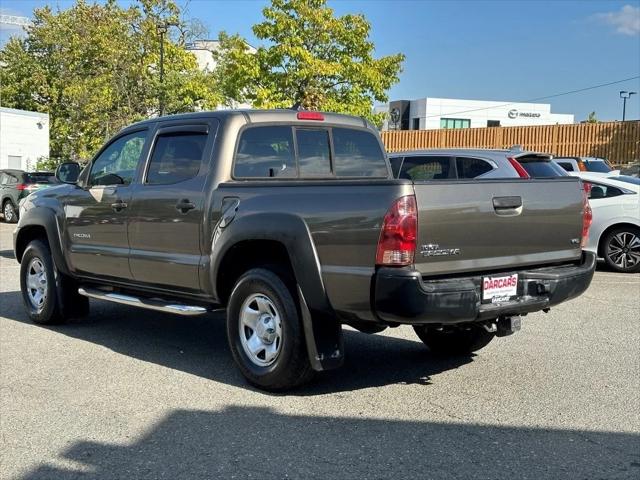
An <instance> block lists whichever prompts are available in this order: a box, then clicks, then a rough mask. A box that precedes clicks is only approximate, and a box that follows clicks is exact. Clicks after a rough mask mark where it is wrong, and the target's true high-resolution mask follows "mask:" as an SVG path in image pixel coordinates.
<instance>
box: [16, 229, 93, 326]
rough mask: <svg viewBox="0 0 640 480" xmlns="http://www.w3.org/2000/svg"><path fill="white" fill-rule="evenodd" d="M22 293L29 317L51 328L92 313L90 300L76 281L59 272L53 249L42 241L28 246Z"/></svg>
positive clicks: (23, 261) (23, 270)
mask: <svg viewBox="0 0 640 480" xmlns="http://www.w3.org/2000/svg"><path fill="white" fill-rule="evenodd" d="M20 290H21V291H22V300H23V303H24V306H25V308H26V310H27V314H28V315H29V318H31V320H33V321H34V322H35V323H40V324H43V325H50V324H54V323H62V322H64V321H66V320H68V319H70V318H75V317H81V316H85V315H87V314H88V313H89V299H88V298H86V297H83V296H81V295H79V294H78V292H77V286H76V284H75V282H74V281H73V280H72V279H71V278H69V277H66V276H64V275H62V274H61V273H60V272H58V271H57V270H56V267H55V265H54V263H53V259H52V258H51V251H50V249H49V246H48V245H47V244H46V243H45V242H43V241H42V240H33V241H31V242H30V243H29V245H27V248H26V249H25V251H24V254H23V255H22V259H21V261H20Z"/></svg>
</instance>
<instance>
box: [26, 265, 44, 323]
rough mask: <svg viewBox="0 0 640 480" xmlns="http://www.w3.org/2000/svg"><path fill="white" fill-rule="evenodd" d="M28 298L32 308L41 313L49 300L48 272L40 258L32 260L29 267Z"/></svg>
mask: <svg viewBox="0 0 640 480" xmlns="http://www.w3.org/2000/svg"><path fill="white" fill-rule="evenodd" d="M26 280H27V282H26V283H27V297H28V298H29V302H30V303H31V306H32V307H33V308H35V309H36V310H38V311H40V310H42V309H43V308H44V304H45V301H46V300H47V272H46V270H45V268H44V263H43V262H42V260H40V259H39V258H38V257H35V258H32V259H31V261H30V262H29V265H28V266H27V279H26Z"/></svg>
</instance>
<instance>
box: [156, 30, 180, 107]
mask: <svg viewBox="0 0 640 480" xmlns="http://www.w3.org/2000/svg"><path fill="white" fill-rule="evenodd" d="M171 25H175V23H170V22H159V23H157V24H156V30H157V31H158V35H160V99H159V103H160V116H163V115H164V36H165V35H166V34H167V31H168V30H169V27H170V26H171Z"/></svg>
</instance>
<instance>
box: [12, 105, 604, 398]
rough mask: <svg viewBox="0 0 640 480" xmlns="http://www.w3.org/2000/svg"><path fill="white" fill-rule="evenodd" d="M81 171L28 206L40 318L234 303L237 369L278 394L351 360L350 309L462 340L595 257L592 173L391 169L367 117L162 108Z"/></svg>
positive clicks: (424, 335)
mask: <svg viewBox="0 0 640 480" xmlns="http://www.w3.org/2000/svg"><path fill="white" fill-rule="evenodd" d="M78 172H79V166H78V165H77V164H67V165H65V166H64V167H60V168H59V170H58V171H57V175H58V177H59V179H60V180H61V181H65V182H68V183H66V184H64V185H62V186H58V187H54V188H50V189H47V190H42V191H38V192H35V193H34V194H32V195H30V196H29V197H27V199H26V201H25V202H24V203H23V208H22V210H21V217H20V222H19V223H18V227H17V229H16V231H15V233H14V250H15V257H16V259H17V260H18V262H20V286H21V290H22V297H23V302H24V305H25V308H26V311H27V312H28V315H29V317H30V318H31V319H32V320H33V321H35V322H37V323H41V324H51V323H55V322H60V321H63V320H65V319H67V318H70V317H73V316H81V315H85V314H87V313H88V309H89V303H88V301H87V299H88V298H97V299H102V300H107V301H111V302H117V303H124V304H127V305H132V306H136V307H142V308H147V309H150V310H160V311H165V312H173V313H177V314H182V315H199V314H204V313H206V312H208V311H210V310H215V309H221V308H225V309H226V312H227V315H226V327H227V338H228V341H229V346H230V350H231V353H232V355H233V358H234V360H235V362H236V364H237V365H238V368H239V370H240V371H241V372H242V374H243V375H244V376H245V377H246V378H247V379H248V381H249V382H250V383H252V384H254V385H257V386H258V387H260V388H264V389H267V390H282V389H286V388H290V387H294V386H296V385H299V384H301V383H303V382H305V381H307V380H308V379H309V378H310V377H311V375H312V373H313V371H314V370H327V369H330V368H335V367H338V366H340V365H341V364H342V361H343V358H344V346H343V341H342V329H341V326H342V324H349V325H351V326H353V327H355V328H357V329H359V330H361V331H363V332H367V333H375V332H379V331H382V330H384V329H385V328H386V327H394V326H399V325H411V326H413V328H414V329H415V332H416V333H417V335H418V337H419V338H420V339H421V340H422V341H423V342H424V343H425V344H426V345H427V346H428V347H429V348H430V349H431V350H432V351H434V352H436V353H439V354H442V355H459V354H467V355H468V354H469V353H470V352H472V351H476V350H479V349H480V348H482V347H484V346H485V345H487V344H488V343H489V342H490V341H491V340H492V339H493V338H494V337H495V336H505V335H509V334H511V333H513V332H515V331H517V330H518V329H519V327H520V316H521V315H526V314H528V313H531V312H536V311H540V310H544V311H546V310H547V309H548V308H550V307H553V306H554V305H557V304H559V303H561V302H564V301H566V300H568V299H570V298H574V297H576V296H578V295H580V294H581V293H582V292H584V291H585V290H586V289H587V287H588V286H589V283H590V282H591V279H592V276H593V273H594V270H595V262H596V259H595V255H594V254H593V253H591V252H586V253H585V252H583V249H582V247H581V241H582V240H583V239H585V238H586V235H587V232H588V229H589V223H590V210H589V208H588V202H587V199H586V194H585V192H584V190H583V189H582V184H581V182H580V180H579V179H577V178H574V177H569V176H566V177H562V178H555V179H553V180H539V181H536V182H523V181H522V180H520V179H518V178H513V179H507V180H505V179H499V180H487V181H486V182H478V185H477V186H474V188H469V186H468V185H467V184H466V182H441V183H437V182H435V183H434V182H427V183H421V182H418V181H416V182H410V181H407V180H394V179H393V178H392V175H391V170H390V168H389V164H388V162H387V159H386V156H385V154H384V149H383V146H382V143H381V142H380V139H379V137H378V133H377V131H376V129H375V128H374V127H373V126H371V125H370V124H368V123H367V122H366V121H365V120H363V119H362V118H357V117H350V116H344V115H337V114H328V113H320V112H308V111H302V112H296V111H292V110H275V111H260V110H248V111H222V112H200V113H195V114H184V115H177V116H169V117H162V118H155V119H151V120H148V121H145V122H142V123H137V124H135V125H132V126H130V127H128V128H126V129H124V130H123V131H121V132H120V133H118V134H117V135H116V136H115V137H114V138H113V139H111V140H110V141H108V142H107V144H106V145H105V146H104V147H103V148H102V149H101V150H100V151H99V152H98V153H97V155H96V156H95V158H94V159H93V160H92V162H91V163H90V164H89V166H88V167H86V168H85V169H84V170H83V172H82V174H80V175H79V177H78ZM541 191H543V192H544V195H540V192H541Z"/></svg>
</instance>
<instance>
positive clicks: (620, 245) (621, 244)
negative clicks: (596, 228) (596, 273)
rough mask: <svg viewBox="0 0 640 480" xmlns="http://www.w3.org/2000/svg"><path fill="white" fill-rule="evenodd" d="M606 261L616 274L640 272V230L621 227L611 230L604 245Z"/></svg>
mask: <svg viewBox="0 0 640 480" xmlns="http://www.w3.org/2000/svg"><path fill="white" fill-rule="evenodd" d="M602 250H603V253H604V260H605V262H606V263H607V265H608V266H609V268H611V269H613V270H615V271H616V272H622V273H636V272H640V229H637V228H633V227H631V226H629V227H619V228H615V229H613V230H611V231H610V232H609V233H608V234H607V236H606V237H605V238H604V241H603V244H602Z"/></svg>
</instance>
